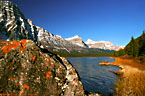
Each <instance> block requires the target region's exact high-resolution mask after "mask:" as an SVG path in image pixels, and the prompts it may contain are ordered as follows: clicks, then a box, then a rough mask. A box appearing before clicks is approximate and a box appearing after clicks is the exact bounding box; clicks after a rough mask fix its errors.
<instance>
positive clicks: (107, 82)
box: [67, 57, 120, 96]
mask: <svg viewBox="0 0 145 96" xmlns="http://www.w3.org/2000/svg"><path fill="white" fill-rule="evenodd" d="M67 59H68V60H69V61H70V62H71V63H72V65H73V66H74V68H75V69H76V70H77V72H78V73H79V76H80V78H81V81H82V83H83V86H84V89H85V91H88V92H92V93H100V94H102V95H104V96H111V95H112V93H113V92H114V91H115V89H114V86H115V83H116V82H117V80H118V77H117V76H116V75H115V74H113V73H112V72H109V70H112V71H116V70H119V69H120V68H119V67H116V66H100V65H99V62H100V61H109V62H113V61H114V59H111V58H109V57H67Z"/></svg>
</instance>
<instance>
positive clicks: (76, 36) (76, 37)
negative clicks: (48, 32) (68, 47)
mask: <svg viewBox="0 0 145 96" xmlns="http://www.w3.org/2000/svg"><path fill="white" fill-rule="evenodd" d="M72 39H82V38H81V37H79V36H78V35H75V36H74V37H70V38H66V40H72Z"/></svg>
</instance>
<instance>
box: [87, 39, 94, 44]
mask: <svg viewBox="0 0 145 96" xmlns="http://www.w3.org/2000/svg"><path fill="white" fill-rule="evenodd" d="M85 43H86V44H95V41H93V40H91V39H88V40H87V41H86V42H85Z"/></svg>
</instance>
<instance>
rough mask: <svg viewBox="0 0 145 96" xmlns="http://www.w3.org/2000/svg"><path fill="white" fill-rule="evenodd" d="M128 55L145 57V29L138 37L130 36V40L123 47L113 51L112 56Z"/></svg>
mask: <svg viewBox="0 0 145 96" xmlns="http://www.w3.org/2000/svg"><path fill="white" fill-rule="evenodd" d="M124 55H129V56H132V57H145V30H144V31H143V34H142V35H141V36H139V37H138V38H136V39H134V37H132V38H131V41H130V42H129V43H128V44H127V45H126V47H125V48H124V49H121V50H119V51H116V52H114V56H115V57H118V56H124Z"/></svg>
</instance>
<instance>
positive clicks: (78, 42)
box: [65, 35, 88, 47]
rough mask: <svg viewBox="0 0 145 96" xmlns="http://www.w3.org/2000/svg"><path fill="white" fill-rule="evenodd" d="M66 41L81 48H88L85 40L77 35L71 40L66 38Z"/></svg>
mask: <svg viewBox="0 0 145 96" xmlns="http://www.w3.org/2000/svg"><path fill="white" fill-rule="evenodd" d="M65 40H67V41H71V42H72V43H74V44H76V45H78V46H81V47H88V46H87V44H85V43H84V41H83V39H82V38H81V37H79V36H78V35H75V36H74V37H71V38H66V39H65Z"/></svg>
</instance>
